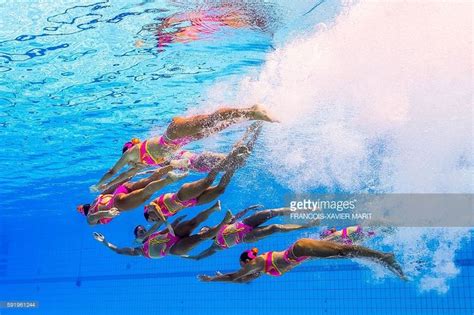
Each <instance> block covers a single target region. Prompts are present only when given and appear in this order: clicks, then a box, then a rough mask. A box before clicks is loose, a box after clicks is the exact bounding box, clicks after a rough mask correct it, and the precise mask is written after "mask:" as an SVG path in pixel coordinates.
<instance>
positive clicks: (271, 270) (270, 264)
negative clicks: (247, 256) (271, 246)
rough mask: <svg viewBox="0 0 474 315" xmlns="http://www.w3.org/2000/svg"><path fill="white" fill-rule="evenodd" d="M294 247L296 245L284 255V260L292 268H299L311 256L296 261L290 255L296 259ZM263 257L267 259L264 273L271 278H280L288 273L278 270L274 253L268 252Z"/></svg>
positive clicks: (298, 258)
mask: <svg viewBox="0 0 474 315" xmlns="http://www.w3.org/2000/svg"><path fill="white" fill-rule="evenodd" d="M293 246H294V245H291V247H290V248H288V249H287V250H285V252H284V253H283V259H284V260H285V261H286V262H287V263H288V264H289V265H290V267H291V268H294V267H296V266H298V265H299V264H301V263H302V262H303V261H305V260H306V259H309V258H310V257H309V256H302V257H297V258H296V259H294V258H291V257H290V255H291V256H293V257H294V254H293ZM262 256H263V258H264V259H265V269H264V272H265V273H266V274H268V275H270V276H274V277H278V276H281V275H283V274H284V273H285V272H286V271H288V270H284V271H281V270H280V269H278V267H277V266H276V264H275V262H274V261H273V252H267V253H265V254H263V255H262Z"/></svg>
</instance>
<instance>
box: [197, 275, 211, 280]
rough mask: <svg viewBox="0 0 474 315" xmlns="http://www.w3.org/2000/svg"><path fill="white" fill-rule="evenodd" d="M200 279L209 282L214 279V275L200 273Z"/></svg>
mask: <svg viewBox="0 0 474 315" xmlns="http://www.w3.org/2000/svg"><path fill="white" fill-rule="evenodd" d="M198 279H199V280H201V281H203V282H209V281H211V280H212V277H211V276H208V275H199V276H198Z"/></svg>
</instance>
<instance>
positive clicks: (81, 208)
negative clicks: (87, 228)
mask: <svg viewBox="0 0 474 315" xmlns="http://www.w3.org/2000/svg"><path fill="white" fill-rule="evenodd" d="M90 207H91V205H90V204H84V205H78V206H77V207H76V210H77V212H79V213H81V214H83V215H85V216H87V213H89V208H90Z"/></svg>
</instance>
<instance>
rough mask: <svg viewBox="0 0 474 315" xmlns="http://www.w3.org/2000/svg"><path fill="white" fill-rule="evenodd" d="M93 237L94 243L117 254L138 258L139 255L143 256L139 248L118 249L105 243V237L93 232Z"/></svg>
mask: <svg viewBox="0 0 474 315" xmlns="http://www.w3.org/2000/svg"><path fill="white" fill-rule="evenodd" d="M93 236H94V238H95V239H96V241H98V242H100V243H102V244H104V245H105V246H106V247H108V248H110V249H111V250H113V251H114V252H116V253H117V254H121V255H128V256H140V255H142V254H143V251H142V248H141V247H123V248H118V247H117V246H115V245H114V244H112V243H109V242H107V240H106V239H105V236H104V235H102V234H100V233H97V232H94V233H93Z"/></svg>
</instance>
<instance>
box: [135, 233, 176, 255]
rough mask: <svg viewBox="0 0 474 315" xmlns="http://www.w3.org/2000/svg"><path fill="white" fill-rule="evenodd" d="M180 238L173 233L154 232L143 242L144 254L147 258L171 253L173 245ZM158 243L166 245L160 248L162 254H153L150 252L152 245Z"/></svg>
mask: <svg viewBox="0 0 474 315" xmlns="http://www.w3.org/2000/svg"><path fill="white" fill-rule="evenodd" d="M179 240H180V238H179V237H177V236H174V235H173V234H171V233H163V232H156V233H153V234H151V235H150V236H149V237H148V238H147V239H146V240H145V241H144V242H143V254H144V255H145V257H147V258H161V257H164V256H166V255H167V254H168V253H169V251H170V249H171V247H173V246H174V245H175V244H176V243H177V242H178V241H179ZM157 244H162V245H164V246H163V247H162V248H161V250H160V256H152V255H151V253H150V247H151V246H156V245H157Z"/></svg>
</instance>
